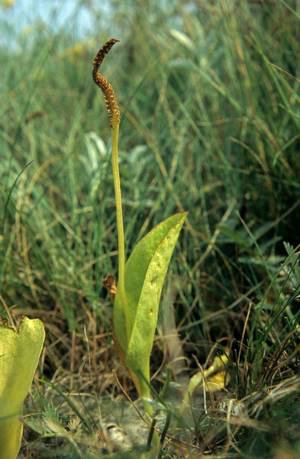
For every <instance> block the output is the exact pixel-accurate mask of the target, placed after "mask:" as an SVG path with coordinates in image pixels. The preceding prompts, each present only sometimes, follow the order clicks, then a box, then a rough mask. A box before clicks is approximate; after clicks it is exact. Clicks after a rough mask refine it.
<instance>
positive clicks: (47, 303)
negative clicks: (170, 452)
mask: <svg viewBox="0 0 300 459" xmlns="http://www.w3.org/2000/svg"><path fill="white" fill-rule="evenodd" d="M8 3H9V2H6V1H2V6H1V7H2V10H1V16H0V20H1V31H2V39H1V41H0V65H1V87H0V91H1V101H2V103H1V107H0V117H1V119H0V154H1V168H0V286H1V287H0V289H1V296H0V300H1V306H0V311H1V316H2V317H3V318H4V319H8V318H12V320H17V318H18V316H19V315H20V314H21V315H22V314H26V315H29V316H37V317H41V318H42V319H43V320H44V322H45V325H46V328H47V347H46V349H45V352H44V357H43V361H42V366H41V368H42V369H41V376H42V377H43V378H45V379H46V380H47V381H50V382H51V384H52V385H54V386H55V387H63V388H64V389H63V391H64V393H65V394H66V393H68V394H70V393H71V392H72V391H82V392H90V393H94V394H97V395H98V394H100V395H104V394H107V393H109V394H112V395H117V394H118V393H119V392H120V389H119V387H118V385H117V384H116V378H115V376H114V371H115V369H116V368H118V364H117V359H116V358H115V356H114V352H113V349H112V337H111V316H112V306H111V301H110V299H109V296H108V295H107V293H106V291H105V289H104V288H103V279H104V277H105V276H106V275H107V274H109V273H112V274H114V275H116V247H117V241H116V227H115V213H114V196H113V185H112V176H111V165H110V129H109V123H108V119H107V113H106V111H105V105H104V102H103V98H102V95H101V94H100V92H99V90H97V88H96V87H95V85H94V84H93V82H92V78H91V68H92V59H93V57H94V55H95V53H96V52H97V50H98V48H99V47H100V46H101V45H102V44H103V43H104V42H105V41H106V40H107V39H108V38H109V37H111V36H116V37H117V38H119V39H120V40H121V43H120V44H119V45H118V46H116V47H115V48H114V49H113V51H112V52H111V54H110V56H109V59H107V60H106V62H104V65H103V73H104V74H105V75H106V76H107V77H108V78H109V79H110V80H111V82H112V84H113V86H114V88H115V90H116V92H117V94H118V98H119V101H120V105H121V111H122V121H121V140H120V149H121V152H120V162H121V175H122V186H123V196H124V214H125V225H126V241H127V251H128V253H129V252H130V250H131V248H132V247H133V245H134V243H135V242H136V241H137V240H138V239H139V238H140V237H141V236H143V235H144V234H145V233H146V232H147V231H148V230H149V229H150V228H152V227H153V225H155V224H156V223H158V222H159V221H161V220H162V219H164V218H165V217H167V216H169V215H170V214H172V213H174V212H176V211H180V210H186V211H187V212H188V222H187V224H186V226H185V229H184V232H183V234H182V235H181V238H180V242H179V244H178V247H177V250H176V253H175V255H174V257H173V260H172V264H171V269H170V274H169V277H168V285H167V289H166V290H168V291H171V292H172V295H171V297H172V305H169V307H171V308H174V314H175V317H176V323H177V327H178V333H179V336H180V339H181V342H182V347H183V351H184V355H185V357H186V358H187V366H188V368H189V369H190V374H192V372H193V371H194V370H193V369H195V368H196V367H197V360H198V361H200V362H202V363H205V361H206V358H207V356H208V355H209V353H210V351H211V349H212V348H213V346H216V347H217V349H219V350H222V349H224V348H225V347H229V348H230V349H231V360H232V367H233V370H232V371H233V377H232V381H231V386H230V389H229V391H230V395H231V397H233V398H236V399H241V398H245V400H248V402H249V406H250V405H251V409H252V410H253V413H252V414H253V416H254V418H255V419H256V420H257V422H258V421H261V422H263V423H264V424H263V425H265V423H267V422H268V423H269V426H271V427H270V429H269V430H268V431H267V433H266V432H265V431H264V429H262V430H260V429H259V428H258V430H257V431H256V430H255V429H254V428H253V427H251V428H248V427H245V426H243V425H241V426H239V428H238V429H237V431H238V432H237V433H236V436H235V437H234V439H229V437H228V438H227V440H226V439H223V440H222V441H221V442H220V439H219V436H218V435H219V432H217V433H216V434H212V433H210V434H208V437H209V440H207V441H206V440H205V439H202V446H203V445H204V446H203V451H202V452H203V453H204V451H209V452H211V453H212V452H215V453H217V452H218V453H220V454H223V455H222V456H220V457H255V456H256V457H257V456H259V457H266V458H271V457H274V458H276V459H278V458H292V457H298V456H297V454H300V440H299V429H300V425H299V412H300V411H299V410H300V401H299V396H297V395H295V394H296V393H297V391H298V393H299V384H300V382H299V376H296V375H297V373H298V374H299V285H300V282H299V280H300V270H299V261H298V253H299V228H300V213H299V204H300V184H299V172H300V154H299V124H300V113H299V83H300V76H299V17H300V5H299V2H298V1H296V0H295V1H294V0H290V1H288V0H286V1H283V0H274V1H272V0H265V1H258V0H248V1H247V0H242V1H235V0H216V1H207V0H198V1H196V0H195V1H177V0H174V1H170V2H158V1H155V0H143V1H142V0H136V1H132V0H126V1H123V2H119V1H112V2H110V3H109V2H107V3H105V4H102V3H101V2H97V1H92V0H90V1H80V2H78V3H76V2H73V5H72V6H73V9H72V11H68V14H65V15H63V13H62V12H61V10H60V6H59V5H58V4H57V2H53V4H52V2H47V1H44V4H45V5H46V4H47V5H48V6H49V12H50V13H51V14H50V13H49V17H48V18H47V19H46V18H45V17H43V18H41V17H40V18H39V19H33V20H32V21H31V22H30V23H28V24H23V23H22V20H21V18H20V22H19V21H18V15H17V13H16V10H14V9H15V8H17V6H18V5H17V4H18V1H16V2H15V3H16V4H15V5H14V6H13V5H9V4H8ZM11 3H13V2H11ZM23 3H24V2H23ZM24 5H25V6H26V2H25V3H24ZM24 5H23V6H24ZM101 5H102V6H101ZM5 7H6V9H4V8H5ZM83 17H84V18H85V19H84V20H83V19H82V18H83ZM12 18H13V19H12ZM20 24H22V27H20ZM165 296H166V295H165ZM168 298H169V297H168ZM163 301H164V300H163ZM160 335H163V330H161V329H160ZM163 353H164V344H163V340H159V339H158V341H157V343H156V346H155V352H154V358H153V371H155V369H157V368H158V367H159V365H160V363H161V361H162V359H163ZM120 378H121V381H122V384H123V385H124V387H126V388H127V389H128V391H130V390H131V387H130V383H129V382H128V381H127V380H126V376H125V375H122V372H121V376H120ZM163 380H164V376H163V373H161V376H158V379H157V385H158V386H159V383H160V382H162V381H163ZM36 387H38V388H39V389H38V390H39V393H40V395H41V394H44V395H46V394H47V397H48V400H50V399H51V397H52V396H53V392H52V390H50V389H49V388H48V389H46V387H47V385H46V383H45V382H44V383H43V382H40V383H37V385H36ZM51 387H53V386H51ZM275 389H276V390H277V392H276V396H275V395H274V397H273V396H270V393H272V394H273V392H272V390H273V391H275ZM59 390H60V391H62V389H59ZM47 391H48V392H47ZM254 395H255V397H256V398H255V397H254ZM53 397H54V396H53ZM265 397H266V398H267V401H265ZM268 397H269V398H268ZM291 400H292V401H293V411H292V410H290V408H289V407H290V406H291ZM248 402H247V403H248ZM259 402H260V403H261V405H260V408H258V407H257V406H256V405H255V403H256V404H258V403H259ZM53 403H54V402H53ZM254 405H255V407H254ZM251 409H250V411H251ZM57 411H58V412H59V413H60V415H61V409H60V407H59V406H58V407H57ZM297 413H298V414H297ZM200 430H201V429H200ZM212 430H213V429H212ZM195 431H197V429H196V428H195ZM270 432H271V433H270ZM274 432H276V435H274ZM205 438H206V437H205ZM214 442H215V443H214ZM219 443H220V444H219ZM41 444H42V442H41V441H40V440H39V441H37V440H35V441H30V438H29V439H28V445H27V448H28V451H29V452H28V454H32V456H26V457H50V456H42V453H41V450H39V449H38V448H39V447H41ZM212 444H214V446H212ZM214 448H215V449H214ZM240 450H242V451H244V452H243V453H241V452H240ZM36 451H40V452H39V453H37V452H36ZM202 452H201V454H202ZM47 454H49V452H48V453H47ZM53 454H54V453H53ZM74 454H75V453H74ZM76 454H77V453H76ZM78 454H79V453H78ZM199 454H200V453H199ZM226 454H227V455H226ZM239 454H244V456H239ZM284 454H286V455H285V456H284ZM294 455H295V456H294ZM51 457H62V456H55V455H53V456H51ZM68 457H77V456H76V455H74V456H68ZM78 457H80V456H78ZM83 457H87V456H83ZM174 457H179V456H174ZM199 457H200V456H199ZM214 457H216V456H214ZM218 457H219V456H218Z"/></svg>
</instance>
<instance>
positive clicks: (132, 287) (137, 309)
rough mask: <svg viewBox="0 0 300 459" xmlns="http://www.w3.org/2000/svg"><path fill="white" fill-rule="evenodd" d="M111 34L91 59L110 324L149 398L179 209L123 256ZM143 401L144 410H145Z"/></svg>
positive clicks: (137, 384)
mask: <svg viewBox="0 0 300 459" xmlns="http://www.w3.org/2000/svg"><path fill="white" fill-rule="evenodd" d="M118 41H119V40H116V39H115V38H111V39H110V40H108V41H107V42H106V43H105V44H104V46H103V47H102V48H101V49H100V50H99V51H98V53H97V55H96V57H95V59H94V62H93V79H94V82H95V83H96V84H97V86H99V87H100V88H101V90H102V91H103V94H104V97H105V101H106V107H107V111H108V114H109V119H110V124H111V129H112V169H113V180H114V190H115V204H116V217H117V233H118V282H117V293H116V297H115V301H114V311H113V328H114V330H113V331H114V338H115V342H116V346H117V349H118V351H119V354H120V356H121V360H122V362H123V364H124V365H125V366H126V367H127V369H128V370H129V373H130V375H131V378H132V380H133V382H134V384H135V387H136V389H137V392H138V394H139V396H140V397H141V398H143V399H145V400H147V399H151V386H150V354H151V350H152V347H153V341H154V336H155V329H156V326H157V319H158V308H159V301H160V296H161V291H162V287H163V283H164V279H165V276H166V273H167V269H168V265H169V262H170V259H171V256H172V253H173V251H174V248H175V245H176V242H177V239H178V236H179V233H180V230H181V228H182V225H183V223H184V220H185V218H186V214H185V213H178V214H175V215H173V216H171V217H169V218H167V219H166V220H164V221H163V222H162V223H160V224H159V225H157V226H156V227H155V228H154V229H152V231H150V232H149V233H148V234H147V235H146V236H145V237H144V238H143V239H141V240H140V241H139V242H138V243H137V244H136V246H135V247H134V249H133V251H132V253H131V254H130V256H129V258H128V260H127V261H125V237H124V225H123V211H122V195H121V182H120V173H119V163H118V161H119V159H118V142H119V126H120V108H119V104H118V101H117V97H116V95H115V92H114V89H113V87H112V85H111V83H110V82H109V81H108V80H107V79H106V78H105V77H104V76H103V75H102V74H101V73H100V72H99V67H100V65H101V63H102V61H103V59H104V57H105V55H106V54H107V53H108V52H109V51H110V49H111V48H112V46H113V45H114V44H115V43H117V42H118ZM145 406H146V407H147V406H148V411H151V409H150V408H149V405H147V404H145Z"/></svg>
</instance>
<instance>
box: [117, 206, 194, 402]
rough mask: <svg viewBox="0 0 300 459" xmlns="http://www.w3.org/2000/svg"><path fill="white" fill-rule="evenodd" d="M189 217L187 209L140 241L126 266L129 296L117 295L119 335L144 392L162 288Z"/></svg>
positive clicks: (164, 222) (129, 362)
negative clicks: (183, 226) (187, 216)
mask: <svg viewBox="0 0 300 459" xmlns="http://www.w3.org/2000/svg"><path fill="white" fill-rule="evenodd" d="M185 218H186V214H185V213H179V214H176V215H173V216H172V217H169V218H167V219H166V220H165V221H163V222H162V223H160V224H159V225H157V226H156V227H155V228H154V229H153V230H152V231H150V232H149V233H148V234H147V235H146V236H145V237H144V238H143V239H141V240H140V241H139V242H138V244H137V245H136V247H135V248H134V250H133V252H132V254H131V255H130V257H129V259H128V261H127V263H126V267H125V292H126V298H121V295H118V293H117V295H116V300H115V305H114V330H115V335H116V338H117V341H118V344H119V345H120V347H121V349H122V351H123V353H124V357H125V364H126V366H127V367H128V368H129V369H130V370H131V371H132V372H134V373H135V375H136V377H137V378H138V380H139V387H137V389H138V391H139V392H140V395H143V396H144V395H145V394H146V393H147V394H148V393H149V382H150V354H151V350H152V346H153V341H154V334H155V329H156V325H157V318H158V307H159V301H160V296H161V291H162V287H163V283H164V279H165V276H166V273H167V269H168V266H169V262H170V259H171V256H172V253H173V251H174V248H175V245H176V242H177V239H178V236H179V232H180V230H181V227H182V225H183V223H184V220H185Z"/></svg>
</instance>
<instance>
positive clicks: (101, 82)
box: [93, 38, 120, 125]
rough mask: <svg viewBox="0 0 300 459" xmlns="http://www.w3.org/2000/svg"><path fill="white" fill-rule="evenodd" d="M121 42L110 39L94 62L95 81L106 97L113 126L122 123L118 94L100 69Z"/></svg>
mask: <svg viewBox="0 0 300 459" xmlns="http://www.w3.org/2000/svg"><path fill="white" fill-rule="evenodd" d="M118 42H119V40H117V39H116V38H110V39H109V40H108V41H107V42H106V43H105V44H104V45H103V46H102V48H101V49H99V51H98V53H97V54H96V56H95V58H94V60H93V80H94V82H95V83H96V85H97V86H99V88H100V89H101V90H102V92H103V94H104V97H105V103H106V108H107V111H108V115H109V119H110V123H111V125H114V124H119V123H120V108H119V104H118V101H117V97H116V94H115V92H114V89H113V87H112V85H111V84H110V82H109V81H108V80H107V78H105V76H103V75H102V73H100V72H99V67H100V65H101V64H102V62H103V59H104V58H105V56H106V54H107V53H108V52H109V51H110V49H111V48H112V47H113V46H114V44H115V43H118Z"/></svg>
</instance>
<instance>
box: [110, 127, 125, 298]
mask: <svg viewBox="0 0 300 459" xmlns="http://www.w3.org/2000/svg"><path fill="white" fill-rule="evenodd" d="M112 170H113V180H114V189H115V203H116V215H117V233H118V289H119V291H120V294H121V296H122V298H124V299H125V236H124V224H123V210H122V194H121V180H120V171H119V123H112Z"/></svg>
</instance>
